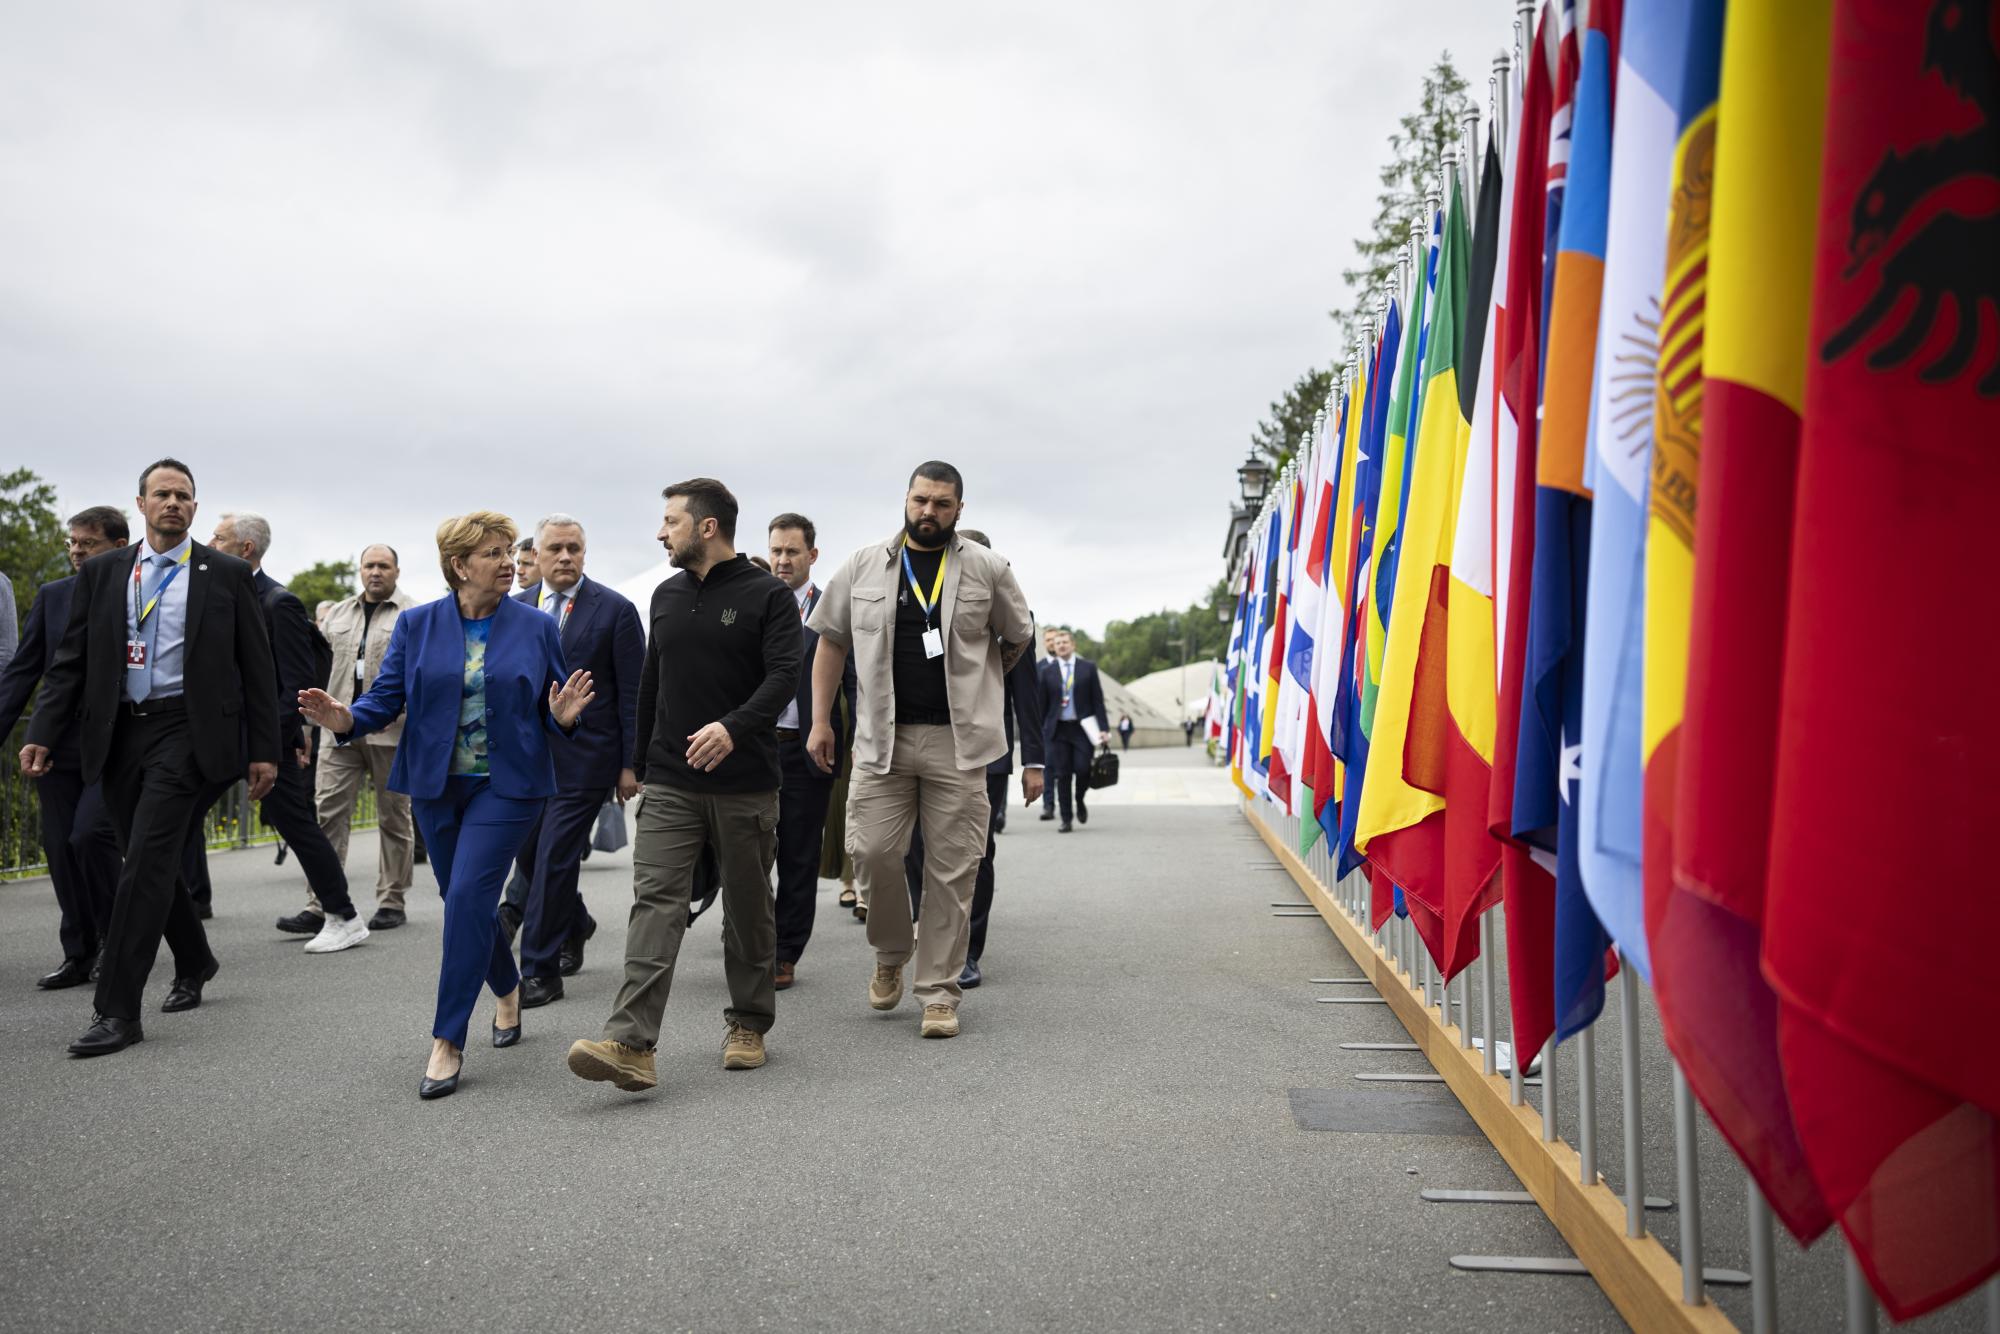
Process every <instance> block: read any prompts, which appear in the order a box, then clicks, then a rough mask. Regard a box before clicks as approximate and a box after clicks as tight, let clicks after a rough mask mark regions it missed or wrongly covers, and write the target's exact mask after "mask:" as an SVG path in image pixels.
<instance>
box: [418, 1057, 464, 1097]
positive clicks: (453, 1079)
mask: <svg viewBox="0 0 2000 1334" xmlns="http://www.w3.org/2000/svg"><path fill="white" fill-rule="evenodd" d="M464 1072H465V1055H464V1053H460V1054H459V1058H458V1069H456V1070H454V1071H452V1072H451V1073H450V1074H448V1075H446V1076H445V1077H444V1078H443V1079H432V1078H431V1077H430V1076H429V1075H425V1076H424V1077H423V1078H422V1079H420V1080H418V1081H417V1096H418V1097H419V1098H422V1099H423V1100H424V1101H425V1102H429V1101H430V1100H431V1099H433V1098H449V1097H450V1096H451V1095H452V1094H454V1093H456V1092H458V1077H459V1076H460V1075H461V1074H463V1073H464Z"/></svg>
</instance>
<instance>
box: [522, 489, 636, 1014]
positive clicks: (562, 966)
mask: <svg viewBox="0 0 2000 1334" xmlns="http://www.w3.org/2000/svg"><path fill="white" fill-rule="evenodd" d="M584 551H585V546H584V536H583V524H582V523H580V522H579V521H578V520H576V519H575V518H573V517H572V516H570V515H568V514H561V513H557V514H551V515H549V516H548V517H547V518H545V519H543V520H542V521H541V522H540V523H538V524H536V525H535V554H536V557H537V560H538V561H539V563H540V567H541V573H542V578H541V582H540V583H538V584H536V585H535V586H533V587H531V588H527V589H524V590H522V591H521V592H520V593H518V594H516V595H515V596H516V598H517V599H518V600H519V601H522V602H525V603H527V604H528V605H529V606H531V607H537V608H539V609H540V610H542V611H543V612H545V613H547V614H548V615H549V616H551V617H553V618H554V620H555V623H556V627H557V631H556V632H557V634H558V636H559V637H560V638H561V640H562V651H563V661H564V662H565V663H566V664H568V666H569V669H570V670H571V671H576V670H577V669H579V668H582V669H585V670H588V671H589V672H590V674H591V680H592V681H593V682H594V683H595V684H596V687H597V698H596V699H595V700H594V701H593V702H592V703H591V704H590V706H589V707H588V708H586V709H585V710H584V711H583V714H582V716H581V717H579V718H578V719H577V720H576V727H575V728H574V729H573V730H572V731H571V732H570V733H569V734H568V735H566V736H561V737H556V738H554V739H552V740H551V742H550V746H549V748H550V751H551V753H552V756H553V758H554V760H555V768H556V794H555V795H554V796H552V797H550V798H549V799H548V802H547V804H546V805H544V806H543V808H542V816H541V819H540V820H539V821H538V822H537V823H536V825H535V827H534V829H532V830H531V831H530V832H529V834H528V836H527V838H526V839H524V840H523V841H522V843H521V852H520V855H519V857H518V858H517V866H518V868H519V871H520V878H521V879H523V880H524V881H525V882H526V885H527V893H526V895H525V896H524V897H523V899H522V901H521V903H520V905H519V907H518V908H517V909H516V911H518V912H519V913H520V930H521V1004H522V1006H523V1007H524V1008H529V1009H532V1008H534V1007H535V1006H539V1005H547V1004H548V1003H549V1002H551V1001H557V1000H561V999H562V995H563V978H565V977H569V976H573V975H574V974H576V973H577V972H579V971H581V970H582V968H583V946H584V942H585V941H587V940H588V939H589V938H590V937H591V935H592V934H593V933H594V932H595V931H596V930H597V923H596V922H594V921H592V920H591V917H590V913H589V911H588V910H587V909H585V907H584V905H583V897H582V895H581V894H579V893H578V892H577V881H578V878H579V877H578V870H579V865H580V863H581V862H582V860H583V855H584V853H585V851H587V850H588V849H589V847H590V835H591V832H592V830H594V829H595V828H596V825H597V816H598V812H599V811H600V810H602V809H603V807H604V803H605V801H606V800H607V799H609V800H612V801H616V802H618V803H619V804H620V805H621V806H622V805H623V804H624V803H625V802H627V801H629V800H631V799H632V798H633V797H634V796H636V795H638V792H639V780H638V777H637V776H636V774H635V770H636V768H637V764H638V761H637V757H636V753H635V748H636V745H637V742H638V736H639V729H638V712H639V677H640V674H641V673H642V672H643V671H644V670H645V666H646V637H645V632H644V631H643V630H642V629H641V628H640V625H639V612H638V609H637V608H636V607H634V606H633V605H632V604H631V602H630V601H628V600H627V599H626V598H625V597H624V596H623V595H621V594H619V593H617V592H615V591H613V590H612V589H609V588H606V587H605V586H604V585H602V584H600V583H597V582H596V581H595V580H590V579H586V578H584V574H583V560H584Z"/></svg>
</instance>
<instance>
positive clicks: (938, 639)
mask: <svg viewBox="0 0 2000 1334" xmlns="http://www.w3.org/2000/svg"><path fill="white" fill-rule="evenodd" d="M924 656H925V657H926V658H942V657H943V656H944V631H943V630H926V631H924Z"/></svg>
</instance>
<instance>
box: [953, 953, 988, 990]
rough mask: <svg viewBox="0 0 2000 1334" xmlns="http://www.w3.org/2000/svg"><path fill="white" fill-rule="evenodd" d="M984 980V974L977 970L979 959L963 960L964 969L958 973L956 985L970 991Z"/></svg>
mask: <svg viewBox="0 0 2000 1334" xmlns="http://www.w3.org/2000/svg"><path fill="white" fill-rule="evenodd" d="M985 980H986V974H984V973H982V972H980V971H979V960H977V959H967V960H966V961H965V971H964V972H962V973H960V974H959V975H958V985H959V986H960V987H962V988H964V989H965V990H967V991H970V990H972V988H974V987H976V986H978V985H979V984H980V983H981V982H984V981H985Z"/></svg>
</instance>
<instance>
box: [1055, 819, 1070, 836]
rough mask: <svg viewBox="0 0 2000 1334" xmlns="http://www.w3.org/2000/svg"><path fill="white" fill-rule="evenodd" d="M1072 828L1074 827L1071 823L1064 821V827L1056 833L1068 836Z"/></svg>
mask: <svg viewBox="0 0 2000 1334" xmlns="http://www.w3.org/2000/svg"><path fill="white" fill-rule="evenodd" d="M1071 827H1072V826H1071V825H1070V822H1069V821H1067V820H1064V821H1063V822H1062V825H1061V826H1060V827H1059V828H1058V829H1057V830H1056V832H1057V833H1058V834H1067V833H1068V832H1069V831H1070V829H1071Z"/></svg>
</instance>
